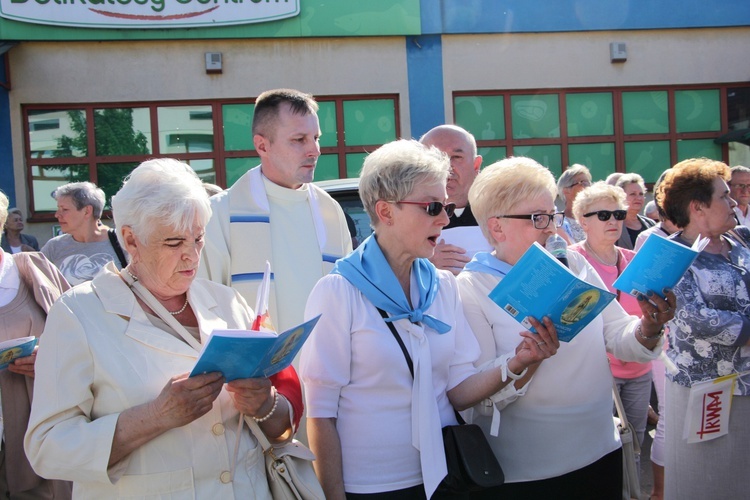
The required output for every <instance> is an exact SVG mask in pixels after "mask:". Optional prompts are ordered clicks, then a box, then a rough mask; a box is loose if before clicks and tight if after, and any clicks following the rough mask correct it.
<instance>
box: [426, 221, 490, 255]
mask: <svg viewBox="0 0 750 500" xmlns="http://www.w3.org/2000/svg"><path fill="white" fill-rule="evenodd" d="M439 239H442V240H445V242H446V243H447V244H449V245H456V246H457V247H461V248H463V249H464V250H466V256H467V257H469V258H472V257H474V254H476V253H477V252H491V251H492V246H491V245H490V244H489V243H488V242H487V238H485V237H484V234H482V230H481V229H479V226H458V227H452V228H450V229H443V231H442V232H441V233H440V238H439Z"/></svg>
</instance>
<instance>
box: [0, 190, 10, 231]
mask: <svg viewBox="0 0 750 500" xmlns="http://www.w3.org/2000/svg"><path fill="white" fill-rule="evenodd" d="M9 204H10V202H9V201H8V197H7V196H6V195H5V193H3V192H2V191H0V227H3V226H5V221H6V220H7V219H8V205H9Z"/></svg>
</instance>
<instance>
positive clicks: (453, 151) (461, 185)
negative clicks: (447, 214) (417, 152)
mask: <svg viewBox="0 0 750 500" xmlns="http://www.w3.org/2000/svg"><path fill="white" fill-rule="evenodd" d="M424 144H425V145H426V146H435V147H436V148H438V149H439V150H440V151H442V152H443V153H445V154H447V155H448V157H449V158H450V161H451V172H450V175H449V176H448V183H447V185H446V190H447V191H448V201H449V202H451V203H455V204H456V206H457V207H458V208H463V207H465V206H466V205H467V203H468V201H469V188H470V187H471V184H472V183H473V182H474V178H475V177H476V176H477V174H478V173H479V167H480V165H481V164H482V157H481V156H475V154H474V149H473V148H472V145H471V143H470V142H469V139H468V138H466V136H465V135H464V134H462V133H460V132H458V131H454V130H439V131H435V132H433V133H431V134H430V135H429V136H428V137H427V138H426V139H425V140H424Z"/></svg>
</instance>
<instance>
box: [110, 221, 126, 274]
mask: <svg viewBox="0 0 750 500" xmlns="http://www.w3.org/2000/svg"><path fill="white" fill-rule="evenodd" d="M107 236H108V237H109V243H110V244H111V245H112V248H114V249H115V254H117V259H118V260H119V261H120V266H121V267H127V265H128V261H127V259H125V252H123V251H122V247H121V246H120V242H119V241H118V240H117V232H116V231H115V230H114V229H110V230H108V231H107Z"/></svg>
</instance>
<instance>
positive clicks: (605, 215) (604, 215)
mask: <svg viewBox="0 0 750 500" xmlns="http://www.w3.org/2000/svg"><path fill="white" fill-rule="evenodd" d="M592 215H596V216H597V217H598V218H599V220H600V221H602V222H607V221H608V220H609V218H610V217H612V216H613V215H614V216H615V220H625V216H626V215H628V212H627V211H626V210H597V211H596V212H589V213H587V214H583V216H584V217H591V216H592Z"/></svg>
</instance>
